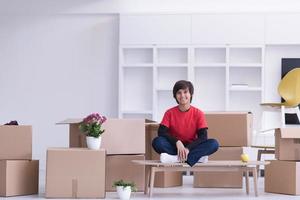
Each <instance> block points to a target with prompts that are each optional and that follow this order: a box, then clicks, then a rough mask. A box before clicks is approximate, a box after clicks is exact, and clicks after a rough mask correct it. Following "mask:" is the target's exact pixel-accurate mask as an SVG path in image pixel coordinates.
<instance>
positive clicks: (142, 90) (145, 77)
mask: <svg viewBox="0 0 300 200" xmlns="http://www.w3.org/2000/svg"><path fill="white" fill-rule="evenodd" d="M122 88H123V91H122V93H121V94H122V99H123V101H122V106H121V110H125V111H126V110H129V111H131V110H152V96H153V92H152V89H153V69H152V68H149V67H144V68H126V70H124V71H123V83H122Z"/></svg>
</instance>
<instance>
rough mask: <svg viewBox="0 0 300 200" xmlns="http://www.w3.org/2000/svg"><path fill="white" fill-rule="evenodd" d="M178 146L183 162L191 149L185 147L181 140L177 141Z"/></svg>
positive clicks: (180, 158)
mask: <svg viewBox="0 0 300 200" xmlns="http://www.w3.org/2000/svg"><path fill="white" fill-rule="evenodd" d="M176 147H177V155H178V158H179V160H180V161H181V162H184V161H186V160H187V157H188V154H189V150H188V149H187V148H185V147H184V145H183V143H182V142H181V141H180V140H178V141H177V142H176Z"/></svg>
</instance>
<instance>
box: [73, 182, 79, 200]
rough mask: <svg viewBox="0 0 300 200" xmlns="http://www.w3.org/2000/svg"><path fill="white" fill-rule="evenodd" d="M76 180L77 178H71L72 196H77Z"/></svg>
mask: <svg viewBox="0 0 300 200" xmlns="http://www.w3.org/2000/svg"><path fill="white" fill-rule="evenodd" d="M77 192H78V182H77V179H72V198H77V196H78V195H77Z"/></svg>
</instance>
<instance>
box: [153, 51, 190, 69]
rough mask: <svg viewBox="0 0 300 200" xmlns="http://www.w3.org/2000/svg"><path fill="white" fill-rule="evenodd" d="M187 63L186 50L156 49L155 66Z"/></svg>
mask: <svg viewBox="0 0 300 200" xmlns="http://www.w3.org/2000/svg"><path fill="white" fill-rule="evenodd" d="M187 62H188V48H157V64H158V65H161V64H169V63H179V64H185V63H187Z"/></svg>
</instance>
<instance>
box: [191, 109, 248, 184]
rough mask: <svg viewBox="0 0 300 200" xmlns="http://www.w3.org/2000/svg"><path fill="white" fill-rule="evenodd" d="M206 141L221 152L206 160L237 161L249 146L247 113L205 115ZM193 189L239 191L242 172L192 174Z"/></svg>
mask: <svg viewBox="0 0 300 200" xmlns="http://www.w3.org/2000/svg"><path fill="white" fill-rule="evenodd" d="M205 117H206V120H207V124H208V137H209V138H214V139H216V140H218V142H219V145H220V148H219V150H218V151H217V152H215V153H214V154H212V155H211V156H209V160H240V156H241V154H242V153H243V147H244V146H250V145H251V134H252V126H253V119H252V114H251V113H248V112H209V113H206V114H205ZM194 187H218V188H242V187H243V173H242V172H239V171H238V172H195V173H194Z"/></svg>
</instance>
